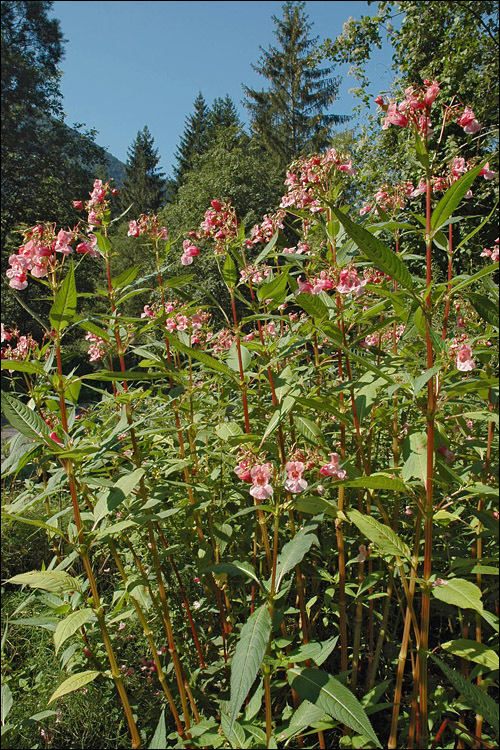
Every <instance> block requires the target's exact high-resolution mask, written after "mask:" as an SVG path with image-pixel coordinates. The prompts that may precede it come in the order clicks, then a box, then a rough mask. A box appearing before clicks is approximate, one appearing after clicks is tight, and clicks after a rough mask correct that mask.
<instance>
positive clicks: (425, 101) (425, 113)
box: [375, 79, 439, 137]
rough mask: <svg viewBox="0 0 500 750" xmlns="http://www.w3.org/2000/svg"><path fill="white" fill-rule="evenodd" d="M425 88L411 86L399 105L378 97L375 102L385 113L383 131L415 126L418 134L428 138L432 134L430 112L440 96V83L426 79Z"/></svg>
mask: <svg viewBox="0 0 500 750" xmlns="http://www.w3.org/2000/svg"><path fill="white" fill-rule="evenodd" d="M424 86H425V88H419V89H416V88H414V87H413V86H410V87H409V88H407V89H406V90H405V98H404V99H403V101H402V102H400V103H399V104H397V102H395V101H389V102H386V101H385V100H384V98H383V97H382V96H378V97H377V98H376V99H375V102H376V103H377V104H378V105H379V106H380V107H381V109H382V110H383V112H385V120H384V124H383V125H382V130H388V128H389V126H390V125H398V126H399V127H402V128H406V127H407V126H408V125H413V126H414V127H415V128H416V130H417V132H418V133H420V134H421V135H423V136H425V137H427V136H429V135H430V134H431V133H432V129H431V121H430V111H431V107H432V105H433V103H434V100H435V99H436V97H437V95H438V94H439V83H438V82H437V81H429V80H428V79H425V81H424Z"/></svg>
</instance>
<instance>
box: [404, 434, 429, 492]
mask: <svg viewBox="0 0 500 750" xmlns="http://www.w3.org/2000/svg"><path fill="white" fill-rule="evenodd" d="M403 458H404V459H405V463H404V465H403V470H402V472H401V478H402V479H403V480H404V481H405V482H406V481H407V480H408V479H411V478H412V477H415V478H416V479H419V480H420V481H421V482H423V483H424V485H425V484H426V483H427V433H426V432H412V433H411V434H410V435H409V436H408V437H407V438H406V440H405V441H404V442H403Z"/></svg>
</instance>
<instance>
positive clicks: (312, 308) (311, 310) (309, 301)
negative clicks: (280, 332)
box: [295, 292, 328, 320]
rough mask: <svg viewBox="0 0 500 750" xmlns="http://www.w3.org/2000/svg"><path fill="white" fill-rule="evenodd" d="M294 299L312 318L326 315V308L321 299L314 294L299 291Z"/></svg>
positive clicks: (317, 318)
mask: <svg viewBox="0 0 500 750" xmlns="http://www.w3.org/2000/svg"><path fill="white" fill-rule="evenodd" d="M295 301H296V302H297V304H298V305H300V306H301V308H302V309H303V310H304V311H305V312H306V313H307V314H308V315H310V316H311V318H314V319H315V320H322V319H323V318H326V317H327V316H328V308H327V306H326V305H325V304H324V302H323V301H322V300H320V298H319V297H318V296H317V295H316V294H305V293H304V292H301V293H300V294H298V295H297V296H296V298H295Z"/></svg>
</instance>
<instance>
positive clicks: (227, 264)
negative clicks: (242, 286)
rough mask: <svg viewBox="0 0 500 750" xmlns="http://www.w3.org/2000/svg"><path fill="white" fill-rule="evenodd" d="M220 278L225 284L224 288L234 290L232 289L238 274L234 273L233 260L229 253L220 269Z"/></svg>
mask: <svg viewBox="0 0 500 750" xmlns="http://www.w3.org/2000/svg"><path fill="white" fill-rule="evenodd" d="M222 278H223V279H224V281H225V282H226V286H227V287H228V288H229V289H234V287H235V286H236V280H237V278H238V274H237V272H236V266H235V264H234V260H233V259H232V257H231V254H230V253H227V255H226V260H225V261H224V266H223V268H222Z"/></svg>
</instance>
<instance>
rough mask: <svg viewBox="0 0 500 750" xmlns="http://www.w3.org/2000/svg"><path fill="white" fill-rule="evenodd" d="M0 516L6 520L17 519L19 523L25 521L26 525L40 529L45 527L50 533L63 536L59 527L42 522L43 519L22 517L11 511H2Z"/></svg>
mask: <svg viewBox="0 0 500 750" xmlns="http://www.w3.org/2000/svg"><path fill="white" fill-rule="evenodd" d="M2 517H3V518H5V519H8V520H12V521H18V522H19V523H25V524H27V525H28V526H38V528H40V529H46V530H47V531H50V533H51V534H57V536H62V537H63V536H64V532H63V531H61V529H58V528H57V526H50V525H49V524H47V523H44V522H43V521H37V520H35V519H32V518H23V517H22V516H17V515H15V514H13V513H5V512H4V513H3V514H2Z"/></svg>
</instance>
